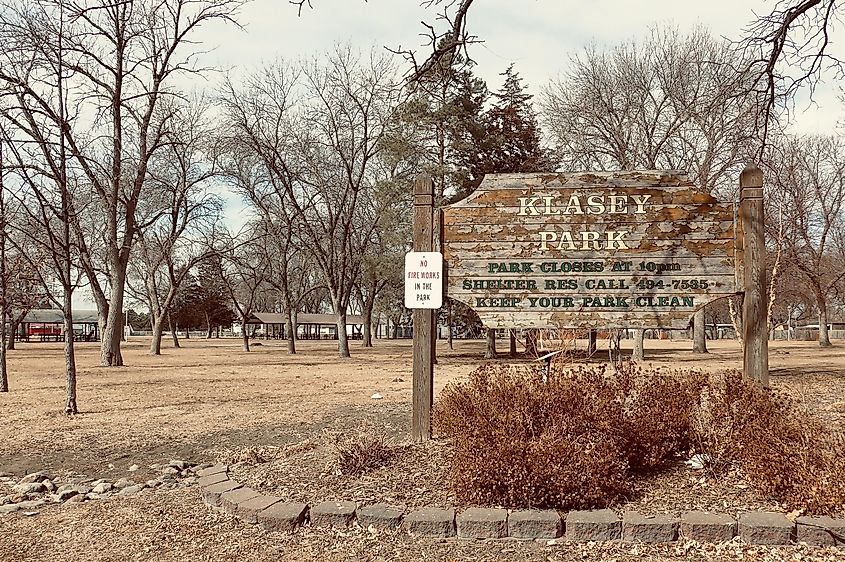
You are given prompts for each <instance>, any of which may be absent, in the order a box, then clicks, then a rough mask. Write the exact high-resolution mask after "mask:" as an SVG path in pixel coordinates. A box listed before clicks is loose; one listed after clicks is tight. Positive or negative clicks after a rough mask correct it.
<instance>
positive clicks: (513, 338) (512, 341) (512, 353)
mask: <svg viewBox="0 0 845 562" xmlns="http://www.w3.org/2000/svg"><path fill="white" fill-rule="evenodd" d="M508 334H509V335H510V344H511V348H510V354H509V355H510V356H511V357H512V358H513V357H516V332H515V331H513V330H508Z"/></svg>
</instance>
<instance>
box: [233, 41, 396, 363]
mask: <svg viewBox="0 0 845 562" xmlns="http://www.w3.org/2000/svg"><path fill="white" fill-rule="evenodd" d="M402 96H403V94H402V91H401V87H400V85H399V84H398V81H397V76H396V69H395V66H394V65H393V63H392V62H391V61H390V59H388V58H386V57H384V56H381V55H376V54H374V53H371V54H370V56H365V55H360V54H357V53H354V52H353V51H352V50H351V49H350V48H348V47H337V48H336V49H335V51H333V52H332V53H330V54H329V55H328V56H327V58H326V59H325V60H314V61H311V62H309V63H306V64H304V65H303V66H302V68H301V69H299V70H296V69H292V68H291V67H289V66H285V65H283V64H281V63H280V64H277V65H275V66H273V67H269V68H267V69H265V70H264V71H262V72H261V73H259V74H258V75H256V76H254V77H252V79H251V80H250V81H249V82H248V83H247V85H246V86H245V87H244V88H243V89H240V88H236V87H234V86H233V85H231V84H229V85H227V87H226V91H225V92H224V94H223V98H224V103H225V105H226V108H227V114H228V115H229V123H230V128H231V129H232V134H231V137H232V138H234V139H237V142H238V143H239V145H240V147H242V149H244V150H242V151H239V152H235V154H237V155H238V158H240V159H241V161H244V159H245V158H248V157H249V154H252V155H253V156H254V157H255V158H257V159H258V161H259V162H260V163H261V165H262V167H263V171H262V172H261V173H258V174H255V175H254V177H255V180H254V181H250V182H249V183H243V182H242V183H243V185H244V187H246V188H247V191H248V192H249V193H248V198H249V199H250V201H251V202H252V203H253V205H254V206H255V207H256V208H258V209H259V210H261V211H260V212H262V213H264V214H268V215H270V216H271V218H272V220H273V223H274V224H278V225H280V226H284V227H285V228H291V226H290V225H291V224H292V219H294V218H295V219H296V223H297V225H298V228H297V230H296V232H295V236H296V237H297V238H298V239H299V241H300V243H301V244H303V245H304V246H305V247H307V248H308V250H309V252H310V253H311V256H312V259H313V262H314V264H315V265H316V267H317V269H318V270H319V271H320V272H321V273H322V276H323V282H324V284H325V286H326V287H327V289H328V292H329V295H330V298H331V301H332V307H333V311H334V313H335V314H336V315H337V332H338V352H339V354H340V356H341V357H349V355H350V352H349V343H348V338H347V333H346V315H347V312H348V307H349V305H350V298H351V296H352V293H353V290H354V287H355V282H356V281H357V280H358V279H359V276H360V275H359V274H360V271H361V267H362V258H363V256H364V254H365V253H366V251H367V247H368V245H369V244H370V243H371V241H372V239H373V232H374V230H375V229H376V227H377V219H378V215H377V211H376V209H375V207H374V206H373V205H371V204H370V203H371V202H372V201H373V199H372V198H371V192H372V191H373V189H374V187H375V185H376V183H377V181H378V179H379V175H378V173H377V170H376V166H375V165H374V164H375V162H376V159H377V157H378V155H379V153H380V152H381V151H382V149H383V144H382V141H383V139H384V138H385V135H386V133H387V131H388V128H389V126H390V124H391V122H392V119H393V116H394V112H395V109H396V107H397V106H398V104H399V101H400V100H401V98H402ZM244 152H247V154H245V153H244ZM241 176H247V177H249V176H250V173H248V174H241Z"/></svg>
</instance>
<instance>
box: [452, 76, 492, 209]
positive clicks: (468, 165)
mask: <svg viewBox="0 0 845 562" xmlns="http://www.w3.org/2000/svg"><path fill="white" fill-rule="evenodd" d="M489 99H490V92H489V90H488V89H487V84H486V83H485V82H484V80H482V79H481V78H478V77H476V76H475V75H474V74H473V73H472V68H470V67H468V68H466V69H464V70H463V71H462V72H461V73H460V74H459V75H458V76H457V78H456V84H455V96H454V98H453V99H452V105H453V107H454V114H455V119H454V122H453V123H452V127H451V128H450V130H449V150H450V154H451V158H452V160H453V161H454V163H455V171H454V172H453V181H454V183H455V187H456V190H455V191H456V192H455V194H454V196H453V198H452V200H453V201H459V200H461V199H463V198H464V197H466V196H467V195H469V194H470V193H472V192H473V191H475V189H476V188H477V187H478V185H479V184H480V183H481V180H482V179H483V177H484V174H485V173H487V165H486V161H487V158H486V156H485V152H486V148H485V147H486V139H487V126H486V121H485V118H484V106H485V105H486V104H487V101H488V100H489Z"/></svg>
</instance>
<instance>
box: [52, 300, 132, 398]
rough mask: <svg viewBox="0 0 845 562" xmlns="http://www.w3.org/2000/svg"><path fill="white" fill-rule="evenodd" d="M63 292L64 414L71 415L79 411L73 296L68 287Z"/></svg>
mask: <svg viewBox="0 0 845 562" xmlns="http://www.w3.org/2000/svg"><path fill="white" fill-rule="evenodd" d="M64 293H65V295H64V301H63V303H62V305H63V306H62V313H63V315H64V328H65V414H67V415H72V414H77V413H79V409H78V408H77V405H76V355H75V353H74V349H73V297H72V295H71V291H70V287H65V290H64ZM118 341H120V339H119V338H118Z"/></svg>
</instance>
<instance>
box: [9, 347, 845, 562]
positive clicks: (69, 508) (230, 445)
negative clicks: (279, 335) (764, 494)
mask: <svg viewBox="0 0 845 562" xmlns="http://www.w3.org/2000/svg"><path fill="white" fill-rule="evenodd" d="M147 343H148V342H146V341H143V340H142V341H138V340H133V341H130V342H129V343H128V344H127V346H126V347H125V352H124V356H125V360H126V363H127V365H128V366H127V367H123V368H103V367H99V366H98V365H97V363H98V357H99V353H98V351H99V350H98V348H97V347H96V345H91V344H83V345H80V346H78V348H77V349H78V356H77V358H78V363H79V367H80V373H79V407H80V410H81V412H82V413H81V414H80V415H78V416H76V417H73V418H67V417H65V416H64V415H62V414H61V413H60V410H61V406H62V397H63V389H64V386H63V385H64V381H63V375H62V369H63V367H62V357H61V350H60V348H59V346H57V345H55V344H24V345H21V348H20V349H19V350H17V351H14V352H12V354H11V357H10V365H9V367H10V368H9V371H10V386H11V392H10V393H9V394H6V395H0V419H2V420H3V421H2V426H0V427H2V428H3V429H2V433H0V472H8V473H12V474H14V475H16V476H21V475H23V474H24V473H27V472H31V471H35V470H45V469H46V470H48V471H50V472H52V473H53V475H54V476H60V477H61V476H63V475H67V474H69V473H76V474H85V475H88V476H91V477H97V478H110V479H114V480H116V479H118V478H121V477H125V476H127V475H128V473H127V472H126V471H127V468H128V467H129V466H130V465H132V464H138V465H139V466H141V471H139V473H136V474H135V475H134V476H135V477H137V478H140V477H142V476H143V477H146V476H147V474H149V475H150V476H152V475H153V471H152V470H150V469H148V468H147V467H148V466H149V465H151V464H153V463H161V462H166V461H168V460H169V459H174V458H181V459H187V460H193V461H195V462H212V461H218V460H222V461H227V462H232V463H237V462H238V461H243V462H241V463H240V464H238V465H236V467H235V468H234V470H235V472H236V473H237V474H238V476H239V477H240V478H242V479H243V480H245V481H248V482H249V483H250V484H251V485H253V486H256V487H258V488H261V489H263V490H266V491H268V492H275V493H279V494H282V495H284V496H285V497H288V498H290V499H302V500H307V501H319V500H325V499H333V498H349V499H355V500H358V501H361V502H370V501H374V500H377V499H379V500H381V499H389V500H390V501H394V502H397V503H405V504H406V505H409V506H413V505H421V504H435V505H436V504H454V501H453V499H452V498H451V497H450V495H449V490H448V484H447V482H446V470H445V468H446V467H445V465H446V464H447V461H448V454H449V453H448V447H447V446H445V445H444V444H442V443H438V442H435V443H434V444H432V445H430V446H427V447H420V446H411V445H408V444H407V443H405V440H406V436H407V431H408V424H409V423H410V400H411V357H410V342H408V341H386V340H382V341H377V342H376V346H377V347H376V348H375V349H372V350H363V349H360V348H359V347H358V346H357V345H356V343H357V342H355V343H353V354H354V357H353V359H351V360H341V359H339V358H337V357H336V348H335V347H334V344H333V342H299V354H298V355H296V356H288V355H287V354H286V353H285V351H284V342H264V341H262V342H261V343H262V344H263V345H262V346H259V347H255V348H254V350H253V351H252V352H250V353H248V354H247V353H243V352H242V351H240V345H239V342H238V341H235V340H210V341H206V340H190V341H188V342H186V344H187V345H186V347H185V348H184V349H179V350H177V349H172V348H166V349H165V350H164V351H163V355H162V356H160V357H150V356H148V355H147V354H146V350H147ZM502 343H505V344H506V342H502ZM600 343H601V342H600ZM709 343H710V348H711V353H710V354H709V355H707V356H704V357H701V356H694V355H693V354H691V353H690V352H689V351H687V349H689V347H690V343H689V342H686V341H675V342H669V341H647V342H646V349H647V361H648V362H653V363H654V364H656V365H667V366H683V367H690V368H697V369H703V370H720V369H724V368H736V367H738V366H739V365H740V362H741V354H740V350H739V346H738V344H737V343H736V342H733V341H723V342H709ZM837 343H838V344H839V345H838V346H837V347H834V348H833V349H831V350H820V349H819V348H818V346H817V345H816V344H814V343H812V342H772V344H771V349H770V364H771V371H772V381H773V385H775V386H777V387H780V388H783V389H784V390H786V391H787V392H789V394H791V395H792V396H794V397H795V398H797V399H798V400H799V401H801V402H803V403H804V404H805V405H806V406H807V407H808V408H810V409H811V410H812V411H814V412H815V413H816V414H817V415H820V416H822V417H823V418H824V419H825V420H827V421H828V423H830V424H831V426H832V427H839V428H841V427H843V422H845V345H843V342H837ZM500 349H501V348H500ZM482 350H483V342H456V348H455V350H454V351H450V350H447V349H446V348H445V346H442V345H441V347H440V348H439V350H438V353H439V364H438V365H437V370H436V376H435V386H436V391H439V390H440V389H441V388H442V387H443V386H444V385H445V384H447V383H448V382H449V381H452V380H457V379H460V378H462V377H465V376H466V375H467V374H468V373H469V372H470V371H471V370H472V369H473V368H474V367H475V366H476V365H477V364H478V363H479V362H480V361H481V359H480V357H481V352H482ZM376 392H378V393H379V394H381V395H382V396H383V398H382V399H381V400H373V399H371V398H370V397H371V395H372V394H373V393H376ZM358 431H365V432H369V433H371V434H372V433H384V434H385V435H386V436H387V438H388V440H389V442H390V443H392V444H394V445H395V446H396V455H395V458H394V460H393V462H392V463H391V464H389V465H388V466H386V467H384V468H380V469H377V470H375V471H372V472H369V473H365V474H364V475H362V476H360V477H352V476H347V475H342V474H338V473H337V470H336V466H334V464H333V458H334V446H333V442H334V439H335V438H336V437H337V436H342V435H348V434H350V433H352V432H358ZM265 461H266V462H265ZM0 492H2V490H0ZM628 507H630V508H633V509H640V510H642V511H645V512H659V511H663V512H677V511H680V510H685V509H689V508H693V507H704V508H711V509H715V508H720V509H722V510H726V511H731V512H735V511H739V510H742V509H748V508H752V509H753V508H758V507H766V508H770V509H777V507H778V506H777V505H774V504H772V503H771V502H768V501H767V500H766V499H765V498H759V497H757V496H756V495H755V494H754V493H753V492H752V491H751V490H749V489H748V488H747V487H745V486H744V483H743V481H742V477H741V475H734V476H732V477H729V478H727V479H723V481H720V482H713V481H710V480H708V479H707V478H703V475H702V474H700V472H694V471H690V470H688V469H686V468H684V467H679V468H678V469H676V470H673V471H670V472H669V473H667V474H665V475H664V476H661V477H660V478H658V479H656V480H654V481H652V482H648V483H644V484H643V487H642V489H641V490H639V492H638V494H637V497H634V498H631V503H630V504H629V506H628ZM642 557H647V558H648V557H650V558H654V559H666V560H674V559H678V560H681V559H693V560H695V559H700V560H709V559H717V558H718V559H742V558H747V559H752V558H753V559H755V560H765V559H776V560H787V559H790V560H791V559H810V558H817V559H825V558H837V559H843V560H845V554H841V553H839V552H838V551H836V550H829V551H825V550H819V549H803V548H801V547H792V548H780V549H760V548H757V549H754V548H752V547H741V546H738V545H727V546H723V547H718V550H716V547H712V546H699V545H692V544H690V543H681V544H679V545H677V546H670V547H642V546H618V545H616V546H614V545H600V546H595V545H594V546H567V545H538V544H533V543H531V544H511V543H507V544H503V543H489V544H484V545H483V546H479V545H475V544H468V543H464V542H455V541H451V542H447V543H441V542H436V541H415V540H412V539H410V538H408V537H405V536H402V535H380V536H371V535H369V534H368V533H367V532H366V531H350V532H349V533H347V534H339V533H334V534H330V533H326V532H320V533H313V532H311V531H310V530H303V531H301V532H299V533H297V534H295V535H293V536H284V535H277V534H267V533H263V532H261V531H260V530H257V529H255V528H252V527H249V526H246V525H242V524H240V523H238V522H236V521H232V520H231V519H230V518H228V517H226V516H224V515H220V514H216V513H213V512H209V511H208V510H206V508H205V507H204V506H203V505H202V504H201V501H200V500H199V497H198V492H197V491H196V490H195V489H192V490H177V491H172V492H150V493H147V494H144V495H142V496H140V497H138V498H133V499H123V498H120V499H112V500H109V501H108V502H102V503H97V502H86V503H83V504H78V505H67V504H66V505H63V506H53V507H49V508H45V509H42V510H41V512H40V513H39V514H38V515H37V516H34V517H24V516H21V515H11V516H7V517H4V518H0V561H3V562H6V561H9V562H16V561H18V560H20V561H24V560H26V561H29V560H33V561H35V560H50V561H60V560H83V559H84V560H151V561H153V560H154V561H158V560H162V561H167V560H174V561H175V560H180V561H184V560H189V561H190V560H239V561H241V560H280V559H282V560H287V559H290V560H416V559H432V560H453V559H454V560H499V559H509V560H529V559H532V560H533V559H537V560H570V559H573V560H574V559H583V558H588V559H608V560H609V559H617V560H627V559H631V560H633V559H640V558H642Z"/></svg>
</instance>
